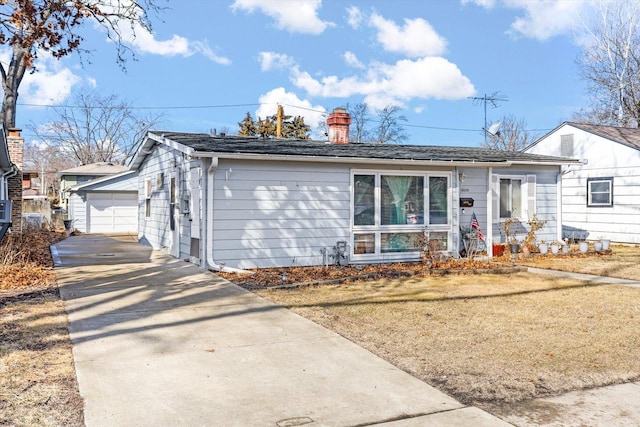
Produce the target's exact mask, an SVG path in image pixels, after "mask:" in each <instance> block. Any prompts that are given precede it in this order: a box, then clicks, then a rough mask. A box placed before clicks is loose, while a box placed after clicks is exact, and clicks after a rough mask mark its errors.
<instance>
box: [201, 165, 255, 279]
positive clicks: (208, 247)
mask: <svg viewBox="0 0 640 427" xmlns="http://www.w3.org/2000/svg"><path fill="white" fill-rule="evenodd" d="M217 167H218V158H217V157H212V158H211V165H210V166H209V168H208V169H207V225H206V227H207V239H206V241H205V251H206V252H207V268H209V269H211V270H215V271H225V272H230V273H248V272H247V271H246V270H241V269H238V268H232V267H227V266H224V265H220V264H218V263H217V262H215V260H214V259H213V175H214V173H215V171H216V168H217Z"/></svg>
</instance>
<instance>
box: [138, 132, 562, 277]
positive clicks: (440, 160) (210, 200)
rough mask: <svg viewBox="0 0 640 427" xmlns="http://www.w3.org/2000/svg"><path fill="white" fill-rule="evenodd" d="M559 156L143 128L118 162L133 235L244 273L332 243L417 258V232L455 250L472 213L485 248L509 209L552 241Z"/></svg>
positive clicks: (351, 252) (353, 254)
mask: <svg viewBox="0 0 640 427" xmlns="http://www.w3.org/2000/svg"><path fill="white" fill-rule="evenodd" d="M571 162H572V161H571V160H566V159H560V158H558V157H551V156H542V155H533V154H527V153H509V152H503V151H494V150H485V149H479V148H464V147H436V146H417V145H380V144H335V143H334V144H330V143H326V142H319V141H307V140H277V139H259V138H246V137H233V136H226V137H224V136H213V135H209V134H189V133H179V132H150V133H149V134H148V135H147V137H146V138H145V140H144V141H143V143H142V144H141V146H140V147H139V150H138V152H137V154H136V155H135V157H134V158H133V160H132V163H131V165H130V168H131V169H132V170H134V171H136V172H137V173H138V197H139V206H140V210H139V221H138V223H139V228H138V237H139V240H140V241H141V242H143V243H145V244H148V245H150V246H152V247H154V248H155V249H161V250H164V251H166V252H167V253H170V254H173V255H174V256H176V257H180V258H183V259H187V260H190V261H192V262H195V263H197V264H199V265H201V266H203V267H207V268H211V269H221V268H227V269H228V268H242V269H245V268H255V267H282V266H284V267H289V266H297V265H320V264H322V263H323V262H326V257H325V255H324V254H323V253H325V254H326V252H325V251H326V250H327V248H332V247H335V246H337V244H338V242H339V241H345V242H346V243H347V248H348V256H349V261H350V262H352V263H370V262H386V261H400V260H417V259H419V257H420V250H419V247H418V242H417V239H418V237H420V236H422V235H424V233H425V231H426V232H427V234H428V235H429V237H430V238H431V239H435V240H438V241H439V242H441V244H442V245H443V248H444V249H445V250H446V251H448V252H449V253H451V254H453V255H454V256H455V255H457V254H458V251H459V249H460V248H461V243H460V242H461V240H460V239H461V233H460V229H461V226H462V227H468V226H469V224H470V222H471V218H472V215H473V214H475V215H476V218H477V219H478V221H479V223H480V226H481V229H482V231H483V233H484V235H485V236H486V243H487V246H488V249H489V252H490V251H491V243H492V242H494V241H496V242H497V241H501V239H502V237H501V231H502V228H501V222H502V221H503V220H504V219H505V218H506V217H509V216H518V217H519V218H521V219H522V220H523V221H526V220H527V219H528V218H529V217H530V216H531V215H533V213H538V215H539V216H543V219H546V220H547V221H548V223H547V227H546V228H545V229H544V233H546V235H547V236H548V238H549V239H551V238H558V237H559V233H560V230H559V228H558V227H557V224H558V221H559V220H558V218H559V216H560V214H559V206H558V204H557V197H558V196H557V191H558V188H559V186H558V184H557V179H559V173H560V169H561V166H562V165H563V164H565V163H571ZM463 199H464V200H463ZM471 199H473V200H471ZM462 205H464V206H462Z"/></svg>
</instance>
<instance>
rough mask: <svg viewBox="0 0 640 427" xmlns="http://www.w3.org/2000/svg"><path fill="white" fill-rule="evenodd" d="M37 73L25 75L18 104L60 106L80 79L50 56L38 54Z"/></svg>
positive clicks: (42, 53)
mask: <svg viewBox="0 0 640 427" xmlns="http://www.w3.org/2000/svg"><path fill="white" fill-rule="evenodd" d="M36 69H37V71H36V72H35V73H33V74H30V73H27V74H25V76H24V79H23V80H22V83H21V84H20V90H19V92H20V99H19V101H20V102H24V103H25V104H39V105H51V104H60V103H61V102H63V101H65V100H66V99H67V98H68V97H69V95H71V89H72V88H73V86H74V85H76V84H78V83H80V82H81V78H80V77H79V76H77V75H75V74H73V72H72V71H71V70H70V69H69V68H66V67H63V66H62V65H61V63H60V62H59V61H58V60H57V59H55V58H53V57H51V56H50V55H48V54H46V53H44V52H39V53H38V60H37V63H36Z"/></svg>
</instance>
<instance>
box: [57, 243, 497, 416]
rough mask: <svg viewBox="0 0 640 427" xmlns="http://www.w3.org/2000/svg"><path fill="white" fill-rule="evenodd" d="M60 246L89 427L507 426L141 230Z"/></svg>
mask: <svg viewBox="0 0 640 427" xmlns="http://www.w3.org/2000/svg"><path fill="white" fill-rule="evenodd" d="M53 252H54V258H55V261H56V269H55V271H56V276H57V280H58V284H59V286H60V293H61V296H62V298H63V300H64V303H65V307H66V310H67V313H68V316H69V322H70V333H71V340H72V342H73V353H74V359H75V366H76V371H77V374H78V382H79V386H80V394H81V395H82V397H83V398H84V400H85V420H86V424H87V426H89V427H93V426H114V425H126V426H151V425H156V426H160V425H165V426H168V425H171V426H205V425H206V426H210V425H216V426H233V425H237V426H280V427H284V426H300V425H322V426H325V425H326V426H356V425H358V426H362V425H378V424H383V425H388V426H424V425H430V426H450V425H473V426H499V425H508V424H506V423H504V422H503V421H500V420H499V419H497V418H495V417H493V416H492V415H489V414H487V413H485V412H483V411H481V410H479V409H477V408H472V407H465V406H464V405H462V404H460V403H459V402H457V401H456V400H454V399H452V398H451V397H449V396H447V395H445V394H443V393H441V392H439V391H438V390H436V389H434V388H432V387H430V386H429V385H427V384H425V383H424V382H422V381H420V380H418V379H415V378H413V377H412V376H410V375H409V374H407V373H405V372H403V371H401V370H399V369H397V368H395V367H394V366H392V365H390V364H389V363H387V362H385V361H384V360H382V359H380V358H378V357H377V356H374V355H373V354H371V353H370V352H368V351H366V350H364V349H362V348H360V347H358V346H357V345H355V344H353V343H351V342H350V341H348V340H346V339H344V338H342V337H341V336H339V335H337V334H335V333H333V332H331V331H329V330H327V329H324V328H322V327H321V326H318V325H316V324H315V323H312V322H311V321H308V320H306V319H304V318H302V317H300V316H297V315H295V314H293V313H291V312H290V311H288V310H286V309H284V308H282V307H279V306H276V305H274V304H272V303H270V302H268V301H266V300H264V299H262V298H260V297H258V296H256V295H254V294H252V293H249V292H247V291H245V290H243V289H241V288H239V287H237V286H235V285H233V284H231V283H229V282H227V281H225V280H223V279H221V278H219V277H217V276H215V275H214V274H211V273H210V272H207V271H204V270H202V269H199V268H197V267H195V266H193V265H191V264H188V263H186V262H184V261H181V260H178V259H174V258H171V257H169V256H167V255H165V254H163V253H160V252H157V251H152V250H151V249H149V248H147V247H144V246H142V245H139V244H138V243H136V242H135V240H134V239H133V238H132V237H108V236H96V235H82V236H73V237H70V238H67V239H66V240H64V241H62V242H60V243H58V244H57V245H55V246H54V248H53Z"/></svg>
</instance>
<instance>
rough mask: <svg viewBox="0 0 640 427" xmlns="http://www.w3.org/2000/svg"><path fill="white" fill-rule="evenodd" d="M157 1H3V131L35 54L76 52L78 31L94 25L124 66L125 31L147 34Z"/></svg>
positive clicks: (0, 16) (0, 39) (10, 121)
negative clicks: (5, 50) (112, 44)
mask: <svg viewBox="0 0 640 427" xmlns="http://www.w3.org/2000/svg"><path fill="white" fill-rule="evenodd" d="M155 3H156V0H138V1H130V0H75V1H68V0H1V1H0V4H1V5H2V6H1V9H0V44H2V45H7V46H11V49H12V52H11V59H10V60H9V63H8V64H5V63H1V64H0V73H1V74H2V87H3V89H4V98H3V102H2V110H1V111H0V119H1V120H2V124H3V125H4V128H5V130H6V129H9V128H12V127H14V126H15V123H16V103H17V101H18V88H19V87H20V83H21V82H22V79H23V77H24V75H25V73H26V71H27V70H31V71H35V65H34V60H35V59H36V58H37V55H38V52H39V51H40V52H42V51H44V52H49V53H50V54H51V55H53V57H55V58H58V59H59V58H62V57H63V56H66V55H69V54H70V53H72V52H76V51H80V52H82V49H81V44H82V42H83V37H82V36H81V35H80V29H81V27H82V26H83V24H85V23H87V22H88V23H94V24H96V25H97V26H99V27H101V28H102V29H104V30H106V33H107V37H108V38H109V39H111V40H112V41H113V42H115V46H116V50H117V61H118V63H119V64H121V65H122V64H123V63H124V61H125V54H126V52H127V51H128V50H129V49H128V48H127V47H126V46H125V45H124V44H123V42H122V40H123V39H122V36H123V32H122V31H123V30H124V29H125V28H126V29H127V31H133V32H134V33H135V29H136V27H137V26H139V27H142V28H143V29H144V30H146V31H151V22H150V19H149V13H150V12H157V11H158V9H159V8H158V7H157V6H156V4H155Z"/></svg>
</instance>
